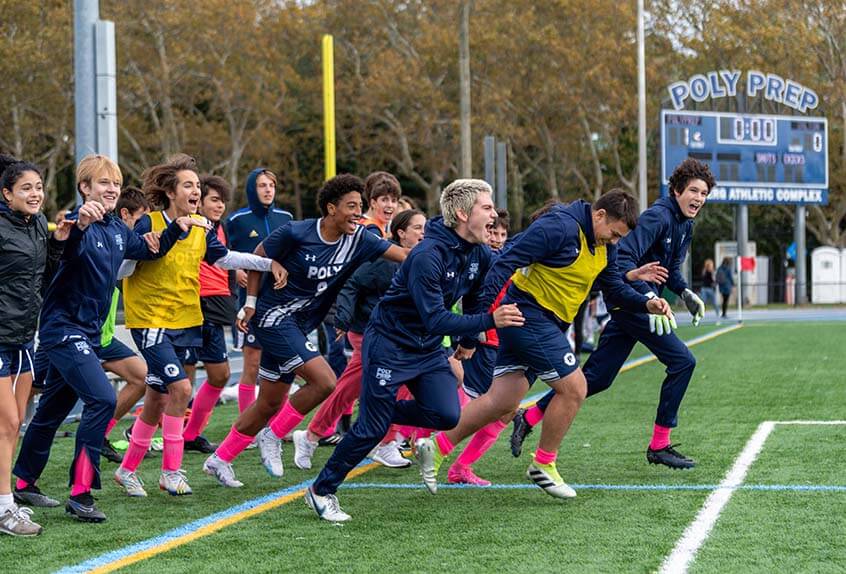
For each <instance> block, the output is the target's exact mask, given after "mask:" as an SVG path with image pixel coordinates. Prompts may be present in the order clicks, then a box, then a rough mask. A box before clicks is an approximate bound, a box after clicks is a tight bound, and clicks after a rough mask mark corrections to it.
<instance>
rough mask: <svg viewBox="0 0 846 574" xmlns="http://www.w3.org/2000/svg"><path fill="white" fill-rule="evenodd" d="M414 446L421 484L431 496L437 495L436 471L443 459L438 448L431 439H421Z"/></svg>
mask: <svg viewBox="0 0 846 574" xmlns="http://www.w3.org/2000/svg"><path fill="white" fill-rule="evenodd" d="M414 444H415V447H416V451H417V462H418V463H419V465H420V476H422V477H423V484H425V485H426V488H428V489H429V492H431V493H432V494H437V493H438V469H439V468H440V466H441V462H442V461H443V459H444V457H443V456H441V454H440V452H438V446H437V445H436V444H435V441H434V440H433V439H431V438H421V439H419V440H418V441H417V442H416V443H414Z"/></svg>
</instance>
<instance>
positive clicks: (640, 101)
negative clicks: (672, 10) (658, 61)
mask: <svg viewBox="0 0 846 574" xmlns="http://www.w3.org/2000/svg"><path fill="white" fill-rule="evenodd" d="M643 18H644V15H643V0H637V189H638V199H639V202H640V211H641V212H643V211H644V210H645V209H646V208H647V207H648V206H647V204H646V201H647V197H646V46H645V45H646V41H645V38H644V26H643Z"/></svg>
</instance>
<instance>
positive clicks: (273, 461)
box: [256, 428, 311, 478]
mask: <svg viewBox="0 0 846 574" xmlns="http://www.w3.org/2000/svg"><path fill="white" fill-rule="evenodd" d="M256 443H257V444H258V449H259V454H261V463H262V464H263V465H264V469H265V470H266V471H267V473H268V474H269V475H270V476H272V477H274V478H282V476H283V475H284V474H285V467H284V466H282V441H281V440H280V439H278V438H276V435H275V434H273V431H272V430H270V428H264V429H262V430H261V431H260V432H259V433H258V434H257V435H256ZM309 468H311V466H309Z"/></svg>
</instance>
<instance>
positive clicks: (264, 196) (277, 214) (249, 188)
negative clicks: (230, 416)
mask: <svg viewBox="0 0 846 574" xmlns="http://www.w3.org/2000/svg"><path fill="white" fill-rule="evenodd" d="M246 193H247V204H248V205H247V207H244V208H243V209H239V210H238V211H236V212H235V213H233V214H232V215H230V216H229V218H228V219H227V220H226V232H227V235H228V236H229V245H230V247H232V249H235V250H237V251H241V252H243V253H252V252H253V251H255V248H256V247H257V246H258V244H259V243H261V242H262V241H264V240H265V239H267V237H268V236H269V235H270V234H271V233H272V232H273V230H275V229H278V228H280V227H282V226H283V225H285V224H286V223H288V222H289V221H291V220H292V219H293V216H292V215H291V214H290V213H289V212H287V211H285V210H284V209H280V208H278V207H276V205H275V204H274V199H275V197H276V174H275V173H273V172H272V171H270V170H269V169H267V168H264V167H257V168H256V169H254V170H253V171H251V172H250V174H249V175H248V176H247V184H246ZM238 285H239V286H240V288H241V289H240V291H239V296H238V302H239V305H243V304H244V300H245V298H246V296H247V277H246V275H244V274H238ZM234 335H235V339H236V345H235V346H236V347H241V345H240V344H238V340H239V339H241V338H242V337H243V339H244V345H243V348H242V352H243V353H244V357H243V367H242V368H241V377H240V378H239V379H238V412H244V409H246V408H247V407H248V406H250V405H251V404H252V403H253V401H254V400H256V381H258V371H259V360H260V359H261V345H259V343H258V341H257V340H256V336H255V334H254V333H252V332H251V331H248V332H247V333H246V335H245V334H243V333H241V332H240V331H238V332H236V333H235V334H234Z"/></svg>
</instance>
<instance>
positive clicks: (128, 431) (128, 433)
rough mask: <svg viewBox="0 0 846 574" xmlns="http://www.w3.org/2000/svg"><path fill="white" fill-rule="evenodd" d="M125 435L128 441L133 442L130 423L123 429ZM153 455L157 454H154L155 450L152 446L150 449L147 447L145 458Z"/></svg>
mask: <svg viewBox="0 0 846 574" xmlns="http://www.w3.org/2000/svg"><path fill="white" fill-rule="evenodd" d="M123 437H124V438H125V439H126V442H132V425H129V426H128V427H126V428H125V429H123ZM153 456H155V455H154V454H153V450H152V447H151V448H150V449H147V452H145V453H144V460H147V459H148V458H153Z"/></svg>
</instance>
